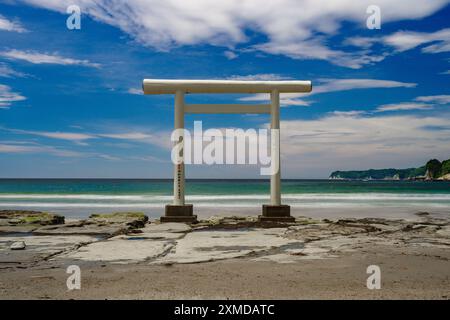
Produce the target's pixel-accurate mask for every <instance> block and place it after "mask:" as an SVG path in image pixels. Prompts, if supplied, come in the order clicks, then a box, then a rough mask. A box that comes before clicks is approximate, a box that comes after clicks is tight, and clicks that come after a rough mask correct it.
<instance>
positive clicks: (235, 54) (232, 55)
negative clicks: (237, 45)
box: [223, 50, 238, 60]
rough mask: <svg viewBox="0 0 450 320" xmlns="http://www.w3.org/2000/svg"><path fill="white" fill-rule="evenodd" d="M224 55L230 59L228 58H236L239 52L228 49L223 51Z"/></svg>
mask: <svg viewBox="0 0 450 320" xmlns="http://www.w3.org/2000/svg"><path fill="white" fill-rule="evenodd" d="M223 55H224V56H225V57H226V58H227V59H228V60H233V59H236V58H237V57H238V55H237V53H235V52H234V51H230V50H227V51H225V52H224V53H223Z"/></svg>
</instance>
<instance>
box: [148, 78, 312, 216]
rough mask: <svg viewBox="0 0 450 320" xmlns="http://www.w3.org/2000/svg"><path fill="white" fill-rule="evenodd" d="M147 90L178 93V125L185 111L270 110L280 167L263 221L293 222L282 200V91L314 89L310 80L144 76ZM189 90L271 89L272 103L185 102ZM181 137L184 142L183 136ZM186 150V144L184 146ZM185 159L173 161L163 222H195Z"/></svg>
mask: <svg viewBox="0 0 450 320" xmlns="http://www.w3.org/2000/svg"><path fill="white" fill-rule="evenodd" d="M142 86H143V90H144V94H175V129H184V115H185V113H197V114H205V113H233V114H240V113H244V114H249V113H258V114H262V113H265V114H270V116H271V120H270V128H271V129H272V130H271V157H272V163H273V162H274V161H275V167H276V169H277V170H275V171H274V172H271V176H270V204H267V205H263V207H262V215H260V216H259V217H258V219H259V220H260V221H282V222H292V221H294V220H295V218H294V217H292V216H291V214H290V206H288V205H282V204H281V174H280V171H281V168H280V93H299V92H311V90H312V84H311V81H235V80H160V79H145V80H144V81H143V85H142ZM186 93H248V94H250V93H269V94H270V100H271V103H270V105H266V104H262V105H242V104H190V105H189V104H185V102H184V95H185V94H186ZM180 139H181V140H180V141H179V142H178V143H181V144H182V145H184V139H183V137H182V136H181V137H180ZM183 150H184V148H183ZM184 185H185V170H184V162H183V161H181V162H179V163H177V164H174V190H173V192H174V199H173V203H172V204H168V205H166V208H165V215H164V216H162V217H161V222H191V223H192V222H195V221H196V220H197V216H196V215H194V214H193V205H192V204H186V203H185V195H184Z"/></svg>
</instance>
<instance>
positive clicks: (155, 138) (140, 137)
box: [0, 127, 171, 149]
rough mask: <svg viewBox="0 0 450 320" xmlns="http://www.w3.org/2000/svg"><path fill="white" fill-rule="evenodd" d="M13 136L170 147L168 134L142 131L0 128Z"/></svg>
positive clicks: (81, 144)
mask: <svg viewBox="0 0 450 320" xmlns="http://www.w3.org/2000/svg"><path fill="white" fill-rule="evenodd" d="M0 129H1V130H5V131H8V132H11V133H14V134H20V135H31V136H37V137H44V138H50V139H55V140H63V141H70V142H73V143H75V144H77V145H80V146H86V145H88V142H89V141H90V140H94V139H102V138H103V139H113V140H124V141H130V142H139V143H146V144H153V145H156V146H159V147H162V148H165V149H167V148H169V149H170V147H171V142H170V132H169V131H167V132H154V133H150V132H143V131H121V132H103V133H102V132H100V133H99V132H96V133H92V132H91V133H90V132H61V131H37V130H23V129H12V128H6V127H0Z"/></svg>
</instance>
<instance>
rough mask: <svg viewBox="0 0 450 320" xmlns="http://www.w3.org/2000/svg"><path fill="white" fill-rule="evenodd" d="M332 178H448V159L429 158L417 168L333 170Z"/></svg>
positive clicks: (449, 160) (449, 177) (449, 165)
mask: <svg viewBox="0 0 450 320" xmlns="http://www.w3.org/2000/svg"><path fill="white" fill-rule="evenodd" d="M329 179H333V180H450V159H447V160H444V161H442V162H440V161H439V160H437V159H431V160H429V161H428V162H427V163H426V164H425V165H423V166H421V167H418V168H408V169H392V168H391V169H369V170H361V171H334V172H332V173H331V175H330V177H329Z"/></svg>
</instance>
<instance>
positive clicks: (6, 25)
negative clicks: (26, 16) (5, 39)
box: [0, 14, 27, 33]
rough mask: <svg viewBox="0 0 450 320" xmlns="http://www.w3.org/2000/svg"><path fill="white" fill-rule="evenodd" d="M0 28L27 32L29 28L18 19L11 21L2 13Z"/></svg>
mask: <svg viewBox="0 0 450 320" xmlns="http://www.w3.org/2000/svg"><path fill="white" fill-rule="evenodd" d="M0 30H5V31H13V32H19V33H23V32H27V30H26V29H25V28H24V27H23V26H22V25H21V23H20V22H18V21H10V20H8V19H7V18H5V17H4V16H2V15H1V14H0Z"/></svg>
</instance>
